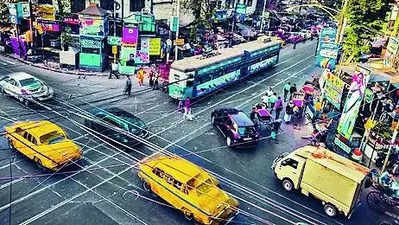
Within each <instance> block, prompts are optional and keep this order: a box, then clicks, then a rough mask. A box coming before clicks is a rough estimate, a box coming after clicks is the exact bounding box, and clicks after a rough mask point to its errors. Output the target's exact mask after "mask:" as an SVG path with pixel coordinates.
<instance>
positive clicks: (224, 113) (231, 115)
mask: <svg viewBox="0 0 399 225" xmlns="http://www.w3.org/2000/svg"><path fill="white" fill-rule="evenodd" d="M211 123H212V125H214V126H215V127H216V128H218V130H220V132H221V133H222V134H223V135H224V137H225V138H226V144H227V146H228V147H234V146H247V145H255V144H256V142H257V140H258V139H259V133H258V132H257V131H256V129H255V124H254V123H253V122H252V121H251V120H250V119H249V118H248V116H247V115H246V114H245V113H244V112H242V111H241V110H238V109H233V108H224V109H216V110H215V111H213V112H212V114H211Z"/></svg>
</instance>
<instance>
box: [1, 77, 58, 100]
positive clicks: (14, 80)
mask: <svg viewBox="0 0 399 225" xmlns="http://www.w3.org/2000/svg"><path fill="white" fill-rule="evenodd" d="M0 92H1V93H2V94H3V95H10V96H12V97H14V98H16V99H18V100H19V101H20V102H22V103H24V104H25V105H29V103H30V102H32V101H33V100H34V101H45V100H49V99H51V98H52V97H53V96H54V90H53V89H52V88H51V87H49V86H47V85H46V83H45V82H44V81H41V80H39V79H38V78H36V77H34V76H32V75H30V74H28V73H25V72H17V73H12V74H9V75H6V76H4V77H1V78H0Z"/></svg>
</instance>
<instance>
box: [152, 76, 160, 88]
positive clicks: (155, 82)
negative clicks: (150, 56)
mask: <svg viewBox="0 0 399 225" xmlns="http://www.w3.org/2000/svg"><path fill="white" fill-rule="evenodd" d="M158 87H159V74H158V73H157V72H155V76H154V86H153V87H152V89H153V90H158Z"/></svg>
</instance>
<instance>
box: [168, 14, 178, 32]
mask: <svg viewBox="0 0 399 225" xmlns="http://www.w3.org/2000/svg"><path fill="white" fill-rule="evenodd" d="M169 26H170V31H172V32H176V31H177V29H178V28H179V17H177V16H172V17H171V18H170V25H169Z"/></svg>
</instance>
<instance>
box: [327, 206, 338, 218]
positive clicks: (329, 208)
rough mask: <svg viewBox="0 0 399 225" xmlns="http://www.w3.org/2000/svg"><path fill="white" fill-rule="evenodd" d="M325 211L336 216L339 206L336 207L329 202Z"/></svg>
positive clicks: (331, 215) (328, 214)
mask: <svg viewBox="0 0 399 225" xmlns="http://www.w3.org/2000/svg"><path fill="white" fill-rule="evenodd" d="M324 212H325V213H326V214H327V216H329V217H334V216H336V215H337V208H335V206H333V205H332V204H330V203H327V204H326V205H325V206H324Z"/></svg>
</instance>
